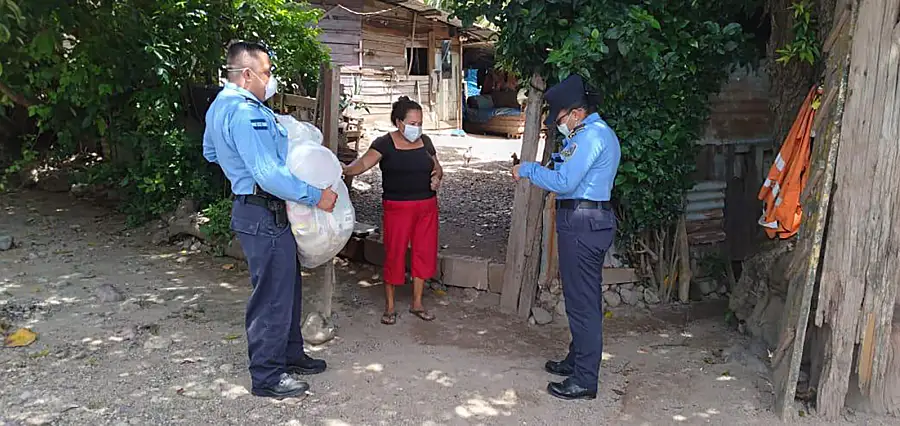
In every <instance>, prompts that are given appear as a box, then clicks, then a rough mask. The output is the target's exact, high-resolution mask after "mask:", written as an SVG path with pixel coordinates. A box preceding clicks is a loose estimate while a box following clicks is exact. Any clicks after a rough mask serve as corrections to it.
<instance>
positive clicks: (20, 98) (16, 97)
mask: <svg viewBox="0 0 900 426" xmlns="http://www.w3.org/2000/svg"><path fill="white" fill-rule="evenodd" d="M0 93H3V94H4V95H5V96H7V97H8V98H10V99H12V101H13V102H15V103H16V104H18V105H21V106H23V107H25V108H30V107H32V106H34V104H35V103H34V101H32V100H30V99H28V98H26V97H25V96H24V95H20V94H18V93H16V92H14V91H13V90H12V89H10V88H9V86H7V85H5V84H3V82H0Z"/></svg>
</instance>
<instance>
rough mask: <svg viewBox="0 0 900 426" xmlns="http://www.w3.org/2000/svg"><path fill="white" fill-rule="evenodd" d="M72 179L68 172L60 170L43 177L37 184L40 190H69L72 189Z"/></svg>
mask: <svg viewBox="0 0 900 426" xmlns="http://www.w3.org/2000/svg"><path fill="white" fill-rule="evenodd" d="M70 180H71V178H70V176H69V175H68V173H66V172H63V171H58V172H57V173H54V174H51V175H48V176H44V177H41V179H40V180H38V183H37V185H38V188H39V189H40V190H42V191H46V192H69V191H70V190H71V189H72V185H71V184H70V183H69V181H70Z"/></svg>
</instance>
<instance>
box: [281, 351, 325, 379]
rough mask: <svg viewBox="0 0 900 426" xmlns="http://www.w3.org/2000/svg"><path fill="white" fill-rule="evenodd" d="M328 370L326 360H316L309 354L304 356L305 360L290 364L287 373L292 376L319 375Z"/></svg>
mask: <svg viewBox="0 0 900 426" xmlns="http://www.w3.org/2000/svg"><path fill="white" fill-rule="evenodd" d="M326 368H328V364H326V363H325V360H321V359H315V358H312V357H310V356H309V355H307V354H303V358H300V359H299V360H297V361H295V362H292V363H290V364H288V366H287V371H288V373H291V374H301V375H310V374H319V373H321V372H323V371H325V369H326Z"/></svg>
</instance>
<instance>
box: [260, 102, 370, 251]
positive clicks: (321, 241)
mask: <svg viewBox="0 0 900 426" xmlns="http://www.w3.org/2000/svg"><path fill="white" fill-rule="evenodd" d="M277 118H278V122H279V123H280V124H281V125H282V126H284V128H285V129H286V130H287V132H288V156H287V165H288V168H289V169H290V171H291V174H293V175H294V176H296V177H298V178H299V179H300V180H302V181H304V182H306V183H308V184H310V185H312V186H314V187H316V188H319V189H325V188H328V187H331V190H332V191H334V192H336V193H337V196H338V199H337V203H336V204H335V206H334V211H333V212H331V213H328V212H326V211H324V210H321V209H318V208H316V207H311V206H307V205H305V204H299V203H294V202H291V201H288V202H287V215H288V221H290V223H291V232H292V233H293V234H294V239H295V240H296V241H297V249H298V252H299V257H300V264H301V265H302V266H303V267H304V268H315V267H317V266H320V265H322V264H324V263H325V262H328V261H329V260H331V259H332V258H334V257H335V256H337V254H338V252H340V251H341V249H343V248H344V246H345V245H346V244H347V241H349V240H350V236H351V235H352V234H353V225H354V223H355V222H356V212H355V211H354V209H353V204H352V203H350V193H349V192H348V191H347V185H345V184H344V181H343V180H341V163H340V162H339V161H338V159H337V157H336V156H335V155H334V153H333V152H331V150H330V149H328V148H326V147H324V146H322V132H320V131H319V129H317V128H316V127H315V126H313V125H312V124H309V123H304V122H301V121H299V120H297V119H296V118H294V117H292V116H290V115H279V116H278V117H277Z"/></svg>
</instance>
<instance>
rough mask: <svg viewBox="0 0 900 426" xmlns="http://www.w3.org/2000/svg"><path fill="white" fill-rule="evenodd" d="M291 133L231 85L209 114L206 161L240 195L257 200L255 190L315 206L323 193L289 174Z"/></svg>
mask: <svg viewBox="0 0 900 426" xmlns="http://www.w3.org/2000/svg"><path fill="white" fill-rule="evenodd" d="M287 149H288V139H287V130H285V128H284V127H282V126H281V125H280V124H278V122H277V121H275V113H273V112H272V110H271V109H269V108H268V107H267V106H265V105H263V104H262V103H261V102H260V101H259V100H258V99H256V96H254V95H253V94H252V93H250V92H249V91H247V90H245V89H242V88H240V87H238V86H237V85H235V84H234V83H227V84H226V85H225V88H223V89H222V91H221V92H219V94H218V95H217V96H216V99H215V100H214V101H213V103H212V105H210V107H209V111H207V113H206V131H205V132H204V133H203V156H204V157H206V159H207V160H208V161H210V162H212V163H217V164H218V165H219V166H221V167H222V171H223V172H224V173H225V177H227V178H228V181H229V182H231V192H233V193H234V194H235V195H250V194H253V186H254V184H258V185H259V186H260V187H261V188H262V189H263V190H264V191H266V192H268V193H269V194H272V195H274V196H276V197H278V198H280V199H282V200H286V201H294V202H298V203H302V204H307V205H310V206H315V205H316V204H318V203H319V199H320V198H321V197H322V190H320V189H318V188H316V187H313V186H310V185H308V184H307V183H306V182H304V181H302V180H300V179H298V178H297V177H296V176H294V175H292V174H291V172H290V170H288V167H287V163H286V162H285V159H286V158H287Z"/></svg>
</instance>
